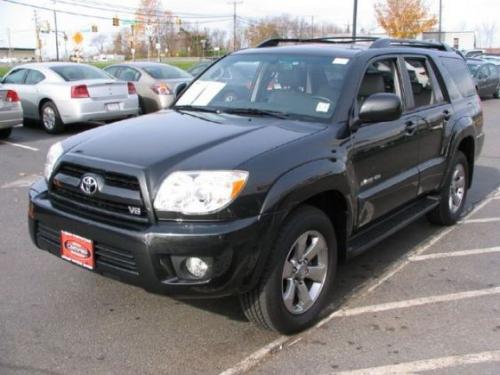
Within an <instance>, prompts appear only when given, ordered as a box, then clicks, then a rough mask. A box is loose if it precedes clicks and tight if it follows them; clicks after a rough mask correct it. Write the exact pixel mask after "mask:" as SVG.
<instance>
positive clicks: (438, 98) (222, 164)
mask: <svg viewBox="0 0 500 375" xmlns="http://www.w3.org/2000/svg"><path fill="white" fill-rule="evenodd" d="M290 42H293V43H295V44H293V43H292V44H293V45H289V44H290ZM235 72H237V73H235ZM482 126H483V116H482V111H481V105H480V100H479V98H478V96H477V93H476V90H475V87H474V83H473V81H472V78H471V76H470V74H469V72H468V70H467V66H466V64H465V60H464V59H463V58H462V57H460V56H459V55H458V54H456V53H455V52H453V51H452V50H450V49H449V48H448V47H446V46H444V45H442V44H436V43H423V42H416V41H398V40H391V39H367V38H365V39H346V38H340V39H337V38H325V39H316V40H270V41H267V42H265V43H263V44H262V45H261V46H260V47H259V48H254V49H247V50H243V51H239V52H236V53H233V54H231V55H229V56H227V57H225V58H223V59H221V60H220V61H219V62H217V63H216V64H215V65H214V66H212V67H211V68H210V69H209V70H207V71H206V72H205V73H204V74H202V75H201V76H200V77H199V78H198V79H197V80H195V81H194V82H192V83H191V84H190V85H189V87H188V88H187V89H186V90H185V91H184V92H183V93H182V94H181V96H180V97H179V98H178V99H177V101H176V103H175V104H174V106H173V107H172V108H171V109H170V110H167V111H165V112H159V113H156V114H152V115H149V116H145V117H141V118H136V119H131V120H126V121H122V122H119V123H116V124H112V125H110V126H107V127H105V128H97V129H93V130H90V131H88V132H85V133H81V134H79V135H76V136H73V137H70V138H68V139H66V140H64V141H63V142H61V143H57V144H55V145H54V146H53V147H52V148H51V149H50V151H49V153H48V156H47V162H46V167H45V178H43V179H41V180H40V181H38V182H36V183H35V184H34V185H33V186H32V187H31V189H30V202H31V203H30V208H29V224H30V225H29V227H30V233H31V237H32V240H33V241H34V242H35V244H36V245H37V246H38V247H39V248H41V249H43V250H46V251H48V252H50V253H52V254H54V255H56V256H58V257H62V258H64V259H66V260H68V261H70V262H72V263H74V264H77V265H80V266H83V267H86V268H88V269H91V270H93V271H95V272H98V273H101V274H104V275H109V276H112V277H115V278H119V279H121V280H123V281H125V282H128V283H132V284H135V285H139V286H142V287H143V288H145V289H146V290H148V291H151V292H157V293H164V294H172V295H175V296H178V297H198V298H199V297H220V296H226V295H231V294H237V295H238V296H239V298H240V301H241V305H242V308H243V310H244V312H245V314H246V316H247V317H248V319H249V320H251V321H253V322H255V323H256V324H258V325H259V326H261V327H265V328H268V329H273V330H277V331H280V332H284V333H290V332H295V331H298V330H301V329H304V328H305V327H307V326H309V325H310V324H312V322H314V321H315V319H316V318H317V317H318V314H319V313H320V311H321V310H322V309H323V308H324V307H325V305H326V304H327V303H328V301H329V298H330V296H331V293H332V290H333V289H334V288H335V287H336V282H335V273H336V269H337V265H338V263H339V262H344V261H346V260H347V259H349V258H351V257H352V256H354V255H356V254H359V253H361V252H363V251H365V250H367V249H368V248H370V247H371V246H373V245H374V244H376V243H379V242H380V241H382V240H384V239H385V238H386V237H388V236H389V235H391V234H392V233H394V232H396V231H397V230H399V229H401V228H403V227H404V226H405V225H407V224H408V223H410V222H412V221H414V220H416V219H418V218H420V217H422V216H424V215H427V217H428V218H429V220H430V221H431V222H432V223H435V224H439V225H452V224H454V223H456V222H457V220H458V219H459V218H460V215H461V214H462V211H463V208H464V202H465V200H466V197H467V191H468V189H469V187H470V186H471V184H472V177H473V174H474V162H475V159H476V157H477V156H478V154H479V153H480V151H481V149H482V146H483V141H484V134H483V130H482ZM77 292H78V291H75V293H77ZM172 318H175V317H172Z"/></svg>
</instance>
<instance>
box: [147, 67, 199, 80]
mask: <svg viewBox="0 0 500 375" xmlns="http://www.w3.org/2000/svg"><path fill="white" fill-rule="evenodd" d="M142 69H143V70H144V71H145V72H146V73H148V74H149V75H150V76H151V77H153V78H154V79H177V78H191V75H190V74H189V73H186V72H185V71H184V70H182V69H179V68H176V67H175V66H168V65H151V66H143V67H142Z"/></svg>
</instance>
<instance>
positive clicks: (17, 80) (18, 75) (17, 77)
mask: <svg viewBox="0 0 500 375" xmlns="http://www.w3.org/2000/svg"><path fill="white" fill-rule="evenodd" d="M25 78H26V69H18V70H14V71H13V72H12V73H10V74H9V75H8V76H7V77H5V78H4V80H3V83H13V84H18V85H19V84H23V83H24V79H25Z"/></svg>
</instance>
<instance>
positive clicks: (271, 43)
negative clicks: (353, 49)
mask: <svg viewBox="0 0 500 375" xmlns="http://www.w3.org/2000/svg"><path fill="white" fill-rule="evenodd" d="M378 39H380V38H377V37H372V36H358V37H351V36H325V37H321V38H306V39H301V38H271V39H267V40H265V41H263V42H262V43H260V44H259V45H258V46H257V48H264V47H277V46H278V45H279V44H280V43H297V44H298V43H331V44H351V43H357V42H375V41H376V40H378Z"/></svg>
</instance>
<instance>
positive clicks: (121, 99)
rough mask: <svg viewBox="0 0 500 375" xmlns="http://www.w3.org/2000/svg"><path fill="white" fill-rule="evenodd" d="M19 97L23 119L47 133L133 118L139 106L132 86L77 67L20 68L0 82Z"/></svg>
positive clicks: (45, 65)
mask: <svg viewBox="0 0 500 375" xmlns="http://www.w3.org/2000/svg"><path fill="white" fill-rule="evenodd" d="M2 83H3V84H4V87H6V88H9V89H12V90H15V91H16V92H17V93H18V94H19V96H20V97H21V104H22V106H23V111H24V118H25V119H33V120H40V121H41V123H42V124H43V126H44V128H45V130H46V131H47V132H48V133H52V134H55V133H60V132H62V131H63V130H64V127H65V126H66V125H69V124H73V123H77V122H87V121H111V120H118V119H123V118H126V117H131V116H136V115H137V113H138V110H139V102H138V98H137V93H136V90H135V87H134V85H133V84H132V83H129V84H127V83H126V82H119V81H117V80H115V79H114V78H113V77H111V76H110V75H108V74H106V73H105V72H103V71H102V70H100V69H97V68H95V67H93V66H90V65H85V64H76V63H61V62H52V63H33V64H25V65H19V66H16V67H15V68H13V69H12V70H10V71H9V72H8V73H7V74H6V76H5V77H4V78H3V80H2Z"/></svg>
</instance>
